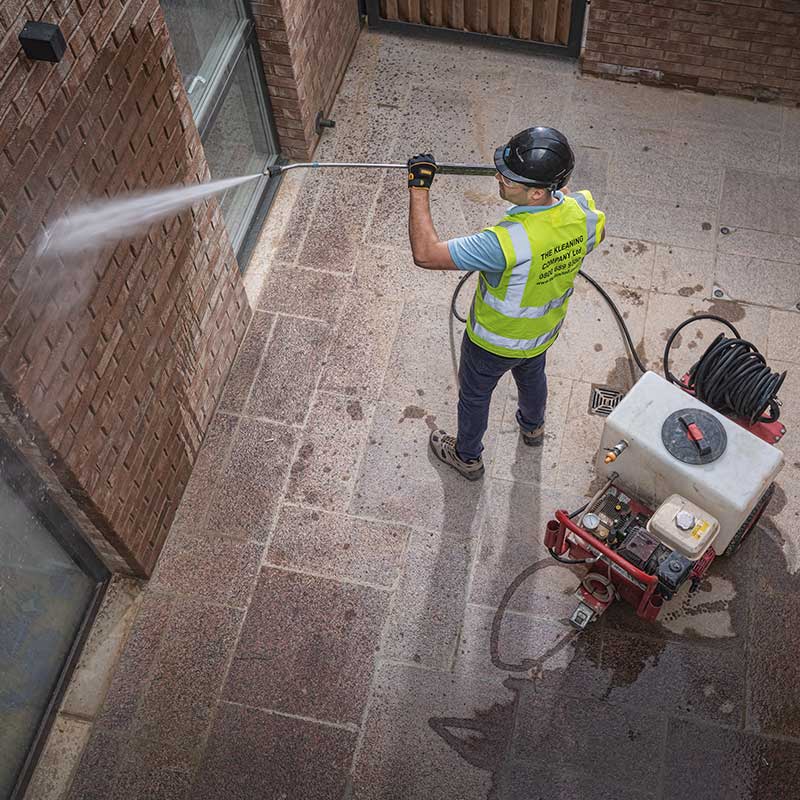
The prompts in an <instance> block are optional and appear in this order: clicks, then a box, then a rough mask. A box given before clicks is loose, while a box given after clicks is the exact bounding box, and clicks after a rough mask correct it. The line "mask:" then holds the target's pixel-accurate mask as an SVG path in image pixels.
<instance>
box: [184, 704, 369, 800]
mask: <svg viewBox="0 0 800 800" xmlns="http://www.w3.org/2000/svg"><path fill="white" fill-rule="evenodd" d="M355 739H356V735H355V733H354V732H353V731H348V730H344V729H343V728H338V727H334V726H331V725H319V724H316V723H313V722H309V721H308V720H302V719H296V718H292V717H286V716H282V715H279V714H274V713H271V712H269V711H264V710H262V709H258V708H248V707H247V706H242V705H236V704H233V703H220V706H219V711H218V714H217V718H216V720H215V721H214V727H213V729H212V731H211V735H210V737H209V741H208V748H207V751H206V757H205V758H204V760H203V764H202V766H201V767H200V771H199V773H198V775H197V779H196V781H195V786H194V791H193V792H192V795H191V796H192V797H193V798H198V800H219V798H223V797H231V798H234V797H235V798H236V799H237V800H265V799H266V798H270V800H273V798H274V800H278V798H287V800H288V798H290V797H291V798H294V797H297V798H303V800H329V798H334V797H337V798H338V797H341V795H342V792H343V790H344V787H345V783H346V780H347V773H348V771H349V767H350V761H351V759H352V754H353V749H354V747H355Z"/></svg>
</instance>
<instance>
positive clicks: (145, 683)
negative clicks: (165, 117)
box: [70, 34, 800, 800]
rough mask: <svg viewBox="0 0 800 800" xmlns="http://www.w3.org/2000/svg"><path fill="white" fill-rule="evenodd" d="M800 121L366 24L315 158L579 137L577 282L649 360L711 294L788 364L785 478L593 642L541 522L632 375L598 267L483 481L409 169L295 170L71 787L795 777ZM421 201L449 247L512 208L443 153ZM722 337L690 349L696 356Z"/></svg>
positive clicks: (589, 795)
mask: <svg viewBox="0 0 800 800" xmlns="http://www.w3.org/2000/svg"><path fill="white" fill-rule="evenodd" d="M427 91H431V92H433V94H435V96H436V103H435V104H432V103H431V102H430V101H429V100H428V98H427V97H426V92H427ZM421 100H424V102H421ZM798 114H800V112H799V111H798V110H797V109H783V108H780V107H777V106H772V105H762V104H754V103H750V102H748V101H745V100H739V99H729V98H721V97H720V98H717V97H708V96H702V95H694V94H686V93H680V92H676V91H672V90H666V89H654V88H648V87H643V86H637V85H627V84H618V83H611V82H606V81H602V80H597V79H592V78H580V77H578V76H577V75H576V74H575V70H574V68H573V66H572V65H571V64H566V63H562V62H555V61H551V60H547V59H544V58H541V57H535V56H525V55H520V54H512V55H504V54H502V53H499V52H497V51H489V50H483V49H481V48H480V47H471V48H463V47H459V46H456V45H452V44H441V43H439V44H436V45H432V44H424V43H421V42H418V41H414V40H404V39H399V38H395V37H392V36H388V35H376V34H362V36H361V39H360V41H359V44H358V47H357V49H356V52H355V56H354V60H353V62H352V64H351V66H350V69H349V71H348V73H347V76H346V79H345V82H344V84H343V86H342V88H341V91H340V95H339V99H338V101H337V106H336V108H335V109H334V112H333V116H334V117H335V118H336V120H337V127H336V129H335V131H332V132H329V133H328V134H326V138H325V139H324V140H323V143H322V145H321V147H320V149H319V150H318V152H317V156H318V157H319V158H320V159H321V160H322V159H325V158H337V159H339V158H341V159H345V158H354V159H355V158H358V159H366V158H374V157H376V156H378V157H380V158H386V159H395V160H404V159H405V158H406V157H407V156H409V155H410V154H412V153H413V152H418V151H426V150H432V151H433V152H434V154H435V155H437V157H439V158H441V159H443V160H444V159H447V160H453V161H458V160H481V161H488V160H489V158H490V155H491V152H492V149H493V147H494V146H495V145H496V144H497V143H498V142H502V141H504V140H505V139H506V138H507V137H508V136H509V134H511V133H514V132H515V131H516V130H517V129H518V128H520V127H523V126H524V125H527V124H530V123H534V122H538V123H546V124H554V125H556V126H559V127H561V128H562V129H563V130H564V131H565V132H566V133H567V135H568V136H569V137H570V139H571V140H572V141H573V143H574V144H575V147H576V151H577V154H578V159H579V163H578V168H577V170H576V175H575V178H574V180H573V181H572V186H573V187H574V188H579V187H583V186H586V187H587V188H590V189H592V190H593V191H594V192H595V195H596V197H597V200H598V205H599V206H600V207H602V208H604V209H605V210H606V211H607V214H608V233H609V237H608V239H607V240H606V242H605V243H604V244H603V246H602V247H601V248H600V249H599V250H598V251H597V252H596V253H595V254H593V255H592V256H591V257H590V258H589V259H587V262H586V265H585V266H586V269H587V271H588V272H589V273H590V274H592V275H594V276H595V277H596V278H598V279H599V280H601V281H602V282H603V283H604V285H605V286H606V288H607V289H608V291H609V292H610V293H611V294H612V296H613V297H614V299H615V301H616V302H617V303H618V304H619V305H620V308H621V309H622V311H623V313H624V315H625V316H626V318H627V322H628V324H629V325H630V328H631V331H632V335H633V337H634V340H635V342H636V343H637V345H638V348H639V350H640V352H641V353H642V355H643V356H644V358H645V359H646V360H647V361H648V363H649V364H650V365H651V366H652V368H653V369H655V370H659V369H660V368H661V364H660V354H661V352H662V350H663V346H664V340H665V337H666V335H667V334H668V332H669V331H670V330H671V329H672V328H673V327H674V326H675V325H676V324H677V323H678V322H679V321H681V320H682V319H683V318H684V317H685V316H687V315H688V314H691V313H695V312H700V311H707V310H710V311H713V312H715V313H719V314H723V315H725V316H726V317H727V318H728V319H731V320H733V321H735V324H736V325H737V326H739V327H740V330H741V331H742V333H743V335H744V336H745V337H747V338H751V339H752V340H753V341H754V342H756V343H757V345H758V346H759V347H760V348H761V350H762V351H763V352H765V353H766V354H767V356H768V358H769V361H770V364H771V365H772V366H773V367H774V368H775V369H787V370H789V378H788V380H787V383H786V385H785V387H784V389H783V391H782V395H781V396H782V399H783V413H784V415H785V421H786V423H787V427H788V428H789V434H788V435H787V436H786V438H785V439H784V441H783V442H782V443H781V447H782V449H783V450H784V451H785V453H786V465H785V468H784V470H783V472H782V474H781V476H780V477H779V480H778V484H779V488H778V491H777V493H776V497H775V500H774V501H773V503H772V505H771V506H770V508H769V513H768V516H767V518H766V519H765V520H764V522H763V523H762V525H761V526H760V527H759V528H758V530H757V531H756V533H755V535H753V536H751V537H750V538H749V539H748V540H747V542H746V544H745V546H744V547H743V549H742V550H741V551H740V552H739V553H738V554H737V555H736V557H735V558H734V559H731V560H730V561H723V560H720V561H719V562H717V563H715V565H714V568H713V571H712V574H711V575H710V577H709V578H708V579H707V580H706V581H705V582H704V583H703V585H702V591H700V592H698V593H697V594H696V595H693V596H692V597H691V598H689V597H686V596H679V597H678V598H676V599H675V600H674V601H673V603H672V604H671V605H670V606H669V607H668V608H667V610H666V612H665V613H664V615H663V619H662V620H661V621H660V622H659V623H657V624H649V625H648V624H644V623H642V622H640V621H639V620H637V618H636V617H635V616H634V615H633V614H632V612H631V610H630V609H629V608H628V607H626V606H622V605H620V606H618V607H614V608H613V609H611V610H610V611H609V612H608V614H607V615H606V616H605V617H604V618H603V619H602V620H601V622H599V623H598V624H596V625H594V626H593V627H592V628H591V629H590V630H588V631H587V632H585V633H583V634H581V635H575V634H574V633H573V632H572V631H571V630H570V628H569V626H568V625H567V623H566V618H567V617H568V615H569V612H570V611H571V609H572V607H573V604H574V600H573V598H572V597H571V592H572V590H573V589H574V586H575V583H576V579H575V576H574V575H573V574H572V573H571V572H570V571H569V570H568V569H566V568H564V567H561V566H559V565H557V564H555V562H552V561H551V560H548V558H547V556H546V554H545V553H544V551H543V545H542V541H541V537H542V531H543V526H544V522H545V521H546V520H547V518H548V516H549V515H550V514H551V513H552V511H553V509H554V508H556V507H558V506H571V505H573V504H574V503H576V502H579V501H580V499H581V498H582V497H584V496H585V494H586V493H587V491H588V489H589V486H590V484H591V483H592V480H593V478H594V473H593V467H592V463H593V459H594V454H595V451H596V447H597V445H598V443H599V434H600V429H601V426H602V420H601V419H600V418H598V417H593V416H590V415H589V414H588V400H589V391H590V388H591V383H592V382H598V383H608V384H611V385H614V386H616V387H618V388H620V389H624V388H627V387H628V386H629V385H630V384H631V381H632V379H633V377H634V376H632V374H631V371H630V368H629V366H628V362H627V359H626V357H625V352H624V349H623V344H622V340H621V338H620V336H619V332H618V331H617V329H616V328H615V326H614V323H613V321H612V319H611V317H610V315H609V314H608V312H607V310H606V308H605V307H604V306H603V304H602V302H601V301H600V300H599V299H598V298H597V296H596V295H595V294H594V293H593V290H591V289H590V288H589V287H587V286H586V284H585V283H578V284H577V291H576V294H575V297H574V299H573V300H572V303H571V306H570V311H569V314H568V317H567V323H566V324H565V326H564V329H563V332H562V334H561V336H560V339H559V341H558V343H557V344H556V345H555V346H554V347H553V348H552V349H551V350H550V351H549V354H548V360H549V365H548V375H549V378H550V385H551V390H550V401H549V407H548V417H547V426H548V427H547V438H546V441H545V445H544V447H543V448H541V449H539V450H534V451H531V450H530V449H529V448H525V447H523V446H521V445H520V442H519V437H518V435H517V431H516V426H515V424H514V419H513V413H514V409H515V397H514V392H513V389H512V387H511V386H510V385H509V383H508V382H504V383H503V384H502V385H501V386H500V387H499V388H498V391H497V394H496V396H495V399H494V401H493V406H492V415H491V421H490V431H489V435H488V437H487V442H486V444H487V451H486V456H487V475H486V478H485V479H484V481H482V482H480V483H479V484H478V485H474V484H469V483H467V482H466V481H462V480H461V479H460V478H458V476H456V475H455V473H451V472H449V471H447V470H446V469H445V468H443V467H441V466H440V465H439V464H438V463H435V462H434V459H432V457H431V455H430V454H429V453H428V451H427V436H428V432H429V430H430V429H431V428H432V427H433V426H443V427H446V428H450V429H452V428H453V427H454V424H455V400H456V387H455V381H454V378H453V364H452V356H451V351H450V339H451V336H452V337H454V338H455V340H456V341H458V338H459V337H460V335H461V330H460V327H459V326H455V327H453V328H451V327H450V325H451V323H450V322H449V320H448V304H449V300H450V295H451V293H452V290H453V288H454V285H455V282H456V280H457V276H456V275H452V274H450V275H446V274H435V273H426V272H424V271H422V270H418V269H416V268H414V266H413V264H412V261H411V258H410V253H409V249H408V245H407V242H406V235H405V226H406V208H405V203H406V196H405V189H404V187H403V176H402V173H400V174H398V175H395V174H391V175H380V174H374V173H365V172H340V173H336V174H333V173H331V174H327V175H319V174H307V175H305V176H300V175H298V174H297V173H295V174H294V175H292V176H291V177H288V178H287V180H286V181H285V183H284V186H283V187H282V189H281V192H280V194H279V197H278V201H277V205H276V207H275V209H274V212H273V214H272V217H271V221H270V223H269V224H268V227H267V229H266V230H265V233H264V236H263V237H262V241H261V244H260V250H259V251H258V252H257V254H256V257H255V260H254V264H253V267H252V271H251V274H250V275H249V276H248V285H249V286H250V287H251V290H252V288H253V287H254V286H256V285H257V284H258V283H259V282H262V283H263V288H262V289H261V291H260V293H259V295H258V296H257V298H256V299H255V308H256V311H255V315H254V319H253V322H252V323H251V326H250V328H249V333H248V335H247V337H246V339H245V342H244V344H243V346H242V348H241V350H240V352H239V356H238V360H237V362H236V364H235V366H234V369H233V373H232V375H231V377H230V380H229V383H228V388H227V390H226V392H225V394H224V396H223V399H222V402H221V404H220V408H219V409H218V411H217V414H216V417H215V419H214V422H213V424H212V427H211V429H210V431H209V433H208V435H207V437H206V441H205V444H204V447H203V449H202V451H201V454H200V457H199V461H198V464H197V467H196V468H195V471H194V473H193V475H192V478H191V481H190V483H189V486H188V489H187V492H186V495H185V497H184V500H183V502H182V504H181V507H180V509H179V512H178V515H177V518H176V520H175V522H174V524H173V526H172V530H171V533H170V537H169V540H168V542H167V545H166V549H165V551H164V555H163V557H162V559H161V561H160V563H159V566H158V569H157V571H156V574H155V576H154V578H153V580H152V581H151V582H150V584H149V586H148V588H147V590H146V592H145V597H144V600H143V603H142V606H141V609H140V611H139V614H138V617H137V620H136V622H135V624H134V627H133V630H132V632H131V634H130V638H129V640H128V643H127V646H126V649H125V651H124V653H123V655H122V658H121V661H120V663H119V665H118V667H117V670H116V673H115V676H114V679H113V681H112V684H111V688H110V691H109V694H108V697H107V698H106V702H105V705H104V708H103V711H102V713H101V714H100V716H99V719H98V721H97V722H96V724H95V727H94V730H93V733H92V736H91V739H90V741H89V744H88V747H87V749H86V751H85V754H84V757H83V761H82V763H81V765H80V767H79V769H78V772H77V775H76V778H75V781H74V783H73V788H72V793H71V795H70V797H71V798H73V799H74V800H78V798H81V800H85V799H86V798H95V797H96V798H101V797H102V798H109V797H113V798H115V800H116V799H118V798H134V797H136V798H141V797H148V798H169V799H170V800H189V798H209V799H210V798H248V799H249V798H254V799H255V798H259V799H260V800H265V799H266V798H270V799H274V800H277V799H278V798H285V799H288V798H291V799H292V800H294V799H295V798H297V799H298V800H300V799H302V800H308V799H309V798H314V800H316V798H325V799H326V800H327V798H336V799H337V800H338V799H339V798H342V800H344V799H345V798H350V800H355V799H358V800H366V799H367V798H370V799H373V798H374V799H375V800H378V799H380V800H389V799H390V800H395V798H396V800H401V799H402V800H416V798H419V799H420V800H423V799H424V800H433V798H436V799H437V800H473V798H475V799H477V798H494V799H495V800H532V798H541V799H542V800H584V798H586V800H590V799H591V800H603V798H606V799H607V800H628V799H629V798H630V800H648V799H649V798H653V800H656V799H658V800H672V799H673V798H675V800H677V798H683V797H687V796H691V797H693V798H709V800H710V799H711V798H726V800H728V799H730V800H755V799H756V798H760V799H763V800H766V799H767V798H769V800H779V799H780V798H793V797H797V796H798V794H800V694H799V693H798V691H797V688H796V687H797V685H798V684H800V662H798V660H797V652H798V648H800V628H799V627H798V625H797V619H798V616H799V615H800V606H798V601H797V599H796V598H797V590H798V588H800V575H798V570H799V569H800V535H798V532H797V529H796V523H797V519H798V516H799V515H800V446H799V445H798V444H797V442H798V441H800V439H799V438H798V435H797V431H798V430H799V429H800V348H798V347H797V332H798V330H800V328H798V322H799V321H800V314H798V311H797V304H798V302H800V273H798V270H797V264H796V242H797V239H798V237H800V221H798V217H797V215H796V209H795V201H796V198H797V197H798V196H800V171H798V169H797V164H798V158H797V156H798V153H800V135H799V134H798V132H799V131H800V123H798V119H800V118H798ZM754 136H755V137H757V139H758V142H759V147H758V148H757V149H754V148H753V147H752V139H753V137H754ZM432 201H433V213H434V218H435V222H436V224H437V226H438V229H439V231H440V233H441V234H442V235H443V236H453V235H459V234H464V233H468V232H471V231H473V230H475V229H478V228H480V227H482V226H484V225H486V224H490V223H492V222H494V221H496V220H497V219H498V218H499V216H500V215H501V214H502V211H503V207H502V205H501V204H500V203H499V198H497V196H496V188H495V186H494V182H493V181H492V180H491V179H479V178H457V177H452V178H451V177H446V176H442V177H440V178H438V179H437V181H436V183H435V185H434V188H433V191H432ZM276 221H277V222H276ZM278 223H279V229H278V230H277V232H276V227H275V226H276V224H278ZM723 229H726V230H727V233H723V232H722V230H723ZM715 289H718V290H721V291H722V293H723V298H722V299H719V298H715V293H714V290H715ZM711 330H712V329H711V328H710V327H703V328H700V329H699V330H698V332H696V333H694V334H692V335H691V337H690V335H686V336H684V337H683V340H682V342H681V344H680V347H679V348H678V350H677V353H676V356H677V358H678V360H679V361H680V362H681V363H682V364H685V365H687V366H688V365H689V364H690V363H691V362H692V360H693V358H694V357H695V356H696V355H697V354H698V352H702V347H703V337H705V341H706V342H707V341H708V337H709V332H710V331H711ZM527 567H531V569H530V570H529V575H528V577H527V579H526V580H525V581H524V582H523V583H522V584H521V586H520V588H519V590H518V591H517V592H516V594H515V595H514V596H513V598H512V599H511V600H510V602H508V603H507V607H503V601H502V598H503V595H504V593H505V591H506V589H507V588H508V586H509V585H510V584H511V583H512V581H514V579H515V577H516V576H518V575H519V574H520V573H521V572H522V571H523V570H524V569H526V568H527ZM498 623H499V624H498Z"/></svg>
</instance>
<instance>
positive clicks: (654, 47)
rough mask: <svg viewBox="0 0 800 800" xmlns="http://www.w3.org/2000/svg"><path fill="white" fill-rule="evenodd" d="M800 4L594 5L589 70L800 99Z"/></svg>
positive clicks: (687, 0) (660, 1)
mask: <svg viewBox="0 0 800 800" xmlns="http://www.w3.org/2000/svg"><path fill="white" fill-rule="evenodd" d="M798 41H800V2H798V0H718V2H707V1H706V0H592V3H591V6H590V11H589V26H588V30H587V38H586V49H585V52H584V55H583V58H582V67H583V70H584V71H585V72H591V73H595V74H599V75H605V76H608V77H614V78H619V79H627V80H640V81H643V82H646V83H655V84H662V85H667V86H680V87H688V88H693V89H697V90H699V91H705V92H722V93H725V94H734V95H744V96H746V97H756V98H759V99H762V100H781V101H784V102H797V101H799V100H800V45H798Z"/></svg>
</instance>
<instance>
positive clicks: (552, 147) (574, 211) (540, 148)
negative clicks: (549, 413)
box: [408, 127, 605, 480]
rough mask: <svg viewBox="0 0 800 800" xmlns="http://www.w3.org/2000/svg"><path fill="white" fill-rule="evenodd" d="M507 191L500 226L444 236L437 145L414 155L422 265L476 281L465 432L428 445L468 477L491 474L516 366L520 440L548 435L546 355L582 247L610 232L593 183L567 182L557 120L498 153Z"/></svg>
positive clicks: (467, 338) (568, 168) (461, 411)
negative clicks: (488, 453)
mask: <svg viewBox="0 0 800 800" xmlns="http://www.w3.org/2000/svg"><path fill="white" fill-rule="evenodd" d="M494 164H495V167H496V169H497V173H496V176H495V177H496V179H497V181H498V183H499V191H500V197H502V198H503V200H506V201H508V202H510V203H513V204H514V205H512V207H511V208H509V209H508V212H507V213H506V216H505V217H504V218H503V219H502V220H501V221H500V222H499V223H498V224H497V225H495V226H493V227H490V228H486V229H485V230H484V231H481V232H480V233H476V234H473V235H472V236H465V237H461V238H457V239H450V240H449V241H441V240H440V239H439V236H438V235H437V233H436V230H435V228H434V225H433V220H432V219H431V211H430V197H429V192H430V188H431V184H432V183H433V179H434V177H435V175H436V169H437V168H436V160H435V159H434V157H433V156H432V155H430V154H422V155H418V156H414V157H413V158H411V159H409V161H408V187H409V217H408V232H409V238H410V240H411V251H412V254H413V256H414V263H415V264H416V265H417V266H419V267H423V268H424V269H434V270H456V269H458V270H475V271H477V272H478V273H479V275H478V286H477V288H476V290H475V296H474V298H473V300H472V306H471V308H470V311H469V317H468V319H467V329H466V332H465V334H464V337H463V339H462V342H461V363H460V366H459V373H458V379H459V393H458V432H457V435H456V436H452V435H449V434H447V433H446V432H445V431H443V430H438V429H437V430H434V431H432V432H431V435H430V447H431V449H432V450H433V452H434V453H435V455H436V456H437V457H438V458H439V459H441V460H442V461H443V462H444V463H445V464H448V465H449V466H451V467H453V468H454V469H456V470H457V471H458V472H459V473H461V475H463V476H464V477H465V478H468V479H469V480H478V479H479V478H481V477H482V476H483V474H484V465H483V458H482V456H481V453H482V451H483V436H484V433H485V432H486V428H487V425H488V420H489V404H490V402H491V397H492V392H493V391H494V388H495V386H497V383H498V381H499V380H500V378H501V377H502V376H503V375H504V374H505V373H506V372H508V371H509V370H511V374H512V375H513V376H514V380H515V381H516V384H517V389H518V393H519V406H518V408H517V412H516V419H517V423H518V424H519V428H520V433H521V436H522V440H523V441H524V443H525V444H526V445H530V446H532V447H536V446H539V445H541V444H542V441H543V439H544V414H545V405H546V402H547V378H546V376H545V360H546V351H547V349H548V348H549V347H550V346H551V345H552V344H553V343H554V342H555V341H556V338H557V337H558V332H559V330H560V329H561V326H562V324H563V322H564V317H565V315H566V313H567V306H568V305H569V298H570V296H571V295H572V292H573V283H574V280H575V276H576V275H577V273H578V270H579V269H580V267H581V264H582V263H583V259H584V257H585V256H586V255H587V254H588V253H589V252H591V250H592V249H593V248H594V247H595V246H596V245H597V244H599V243H600V242H601V241H602V240H603V237H604V236H605V214H603V212H602V211H598V210H597V208H596V207H595V202H594V199H593V198H592V195H591V193H590V192H588V191H579V192H572V193H570V192H569V190H568V189H567V188H566V187H567V182H568V181H569V178H570V175H571V174H572V170H573V168H574V166H575V156H574V154H573V152H572V149H571V148H570V146H569V142H568V141H567V139H566V137H565V136H564V135H563V134H562V133H560V132H559V131H557V130H556V129H555V128H546V127H535V128H528V129H527V130H524V131H522V132H521V133H518V134H517V135H516V136H514V137H512V138H511V140H510V141H509V142H508V144H507V145H505V146H502V147H498V148H497V150H496V151H495V154H494Z"/></svg>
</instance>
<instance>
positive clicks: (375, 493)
mask: <svg viewBox="0 0 800 800" xmlns="http://www.w3.org/2000/svg"><path fill="white" fill-rule="evenodd" d="M437 427H441V428H443V429H444V430H448V431H451V432H452V431H455V429H456V426H455V417H454V416H453V415H452V413H447V414H444V413H441V412H440V413H432V412H429V411H428V410H427V409H425V408H424V407H420V406H416V405H414V406H405V407H402V406H400V405H397V404H395V403H378V404H377V407H376V410H375V416H374V419H373V425H372V430H371V431H370V434H369V438H368V439H367V449H366V452H365V454H364V459H363V461H362V464H361V472H360V474H359V477H358V480H357V482H356V487H355V492H354V494H353V501H352V503H351V505H350V510H351V511H352V512H353V513H354V514H356V515H359V516H369V517H377V518H379V519H385V520H391V521H393V522H403V523H405V524H407V525H412V526H415V527H419V528H423V529H425V530H433V531H441V530H446V531H452V532H454V533H460V534H461V535H462V536H464V537H469V536H470V535H472V534H473V533H474V532H475V531H477V529H478V526H479V525H480V518H481V512H482V500H483V497H484V494H485V484H484V483H483V482H482V481H476V482H472V483H471V482H468V481H465V480H464V479H463V478H462V477H461V476H460V475H458V474H457V473H456V472H455V471H454V470H452V469H450V468H449V467H447V466H445V465H444V464H442V463H441V462H440V461H439V460H438V459H437V458H436V456H434V455H433V453H432V452H431V451H430V449H429V447H428V438H429V435H430V432H431V431H432V430H434V429H435V428H437ZM484 443H485V446H486V450H485V452H484V460H486V461H487V462H488V463H491V457H492V450H493V442H492V437H491V434H489V435H487V437H486V439H485V440H484Z"/></svg>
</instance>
